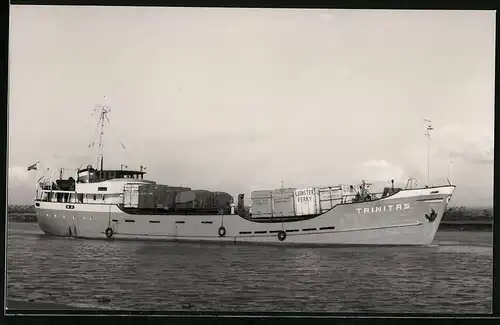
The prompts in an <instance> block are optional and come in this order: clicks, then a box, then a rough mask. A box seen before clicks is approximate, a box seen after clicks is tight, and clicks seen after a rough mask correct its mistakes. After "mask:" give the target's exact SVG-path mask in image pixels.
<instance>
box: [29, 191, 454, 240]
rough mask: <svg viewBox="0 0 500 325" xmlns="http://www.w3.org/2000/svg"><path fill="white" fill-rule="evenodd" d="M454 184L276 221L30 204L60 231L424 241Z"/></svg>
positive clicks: (142, 236)
mask: <svg viewBox="0 0 500 325" xmlns="http://www.w3.org/2000/svg"><path fill="white" fill-rule="evenodd" d="M454 190H455V186H442V187H434V188H424V189H410V190H402V191H399V192H397V193H396V194H394V195H392V196H389V197H386V198H383V199H379V200H373V201H370V202H360V203H348V204H339V205H336V206H335V207H334V208H333V209H331V210H329V211H328V212H326V213H324V214H322V215H319V216H317V217H313V218H311V219H308V220H302V221H291V222H278V223H276V222H255V221H251V220H248V219H245V218H242V217H240V216H238V215H169V214H164V215H139V214H129V213H125V212H123V211H122V210H121V209H120V208H119V207H118V206H117V205H112V204H79V203H71V204H69V203H59V202H44V201H36V202H35V206H36V209H37V220H38V225H39V227H40V229H41V230H42V231H44V232H45V233H47V234H49V235H54V236H63V237H69V236H72V237H77V238H87V239H108V240H109V239H117V240H118V239H131V240H168V241H206V242H228V243H266V244H279V245H286V244H298V245H430V244H431V243H432V241H433V239H434V236H435V234H436V231H437V229H438V227H439V224H440V222H441V218H442V216H443V213H444V211H445V209H446V207H447V204H448V202H449V201H450V199H451V196H452V194H453V191H454ZM432 211H434V212H435V213H431V212H432ZM220 227H224V229H225V234H224V236H220V235H219V228H220ZM107 228H111V229H112V230H113V231H112V236H111V238H107V236H106V229H107ZM283 234H285V235H286V236H283ZM108 235H109V233H108ZM283 237H285V238H283Z"/></svg>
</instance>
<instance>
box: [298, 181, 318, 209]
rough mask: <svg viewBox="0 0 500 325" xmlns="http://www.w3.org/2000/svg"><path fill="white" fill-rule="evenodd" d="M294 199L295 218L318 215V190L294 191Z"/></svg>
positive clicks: (301, 189)
mask: <svg viewBox="0 0 500 325" xmlns="http://www.w3.org/2000/svg"><path fill="white" fill-rule="evenodd" d="M294 199H295V215H296V216H307V215H315V214H319V213H320V207H319V190H318V188H317V187H309V188H300V189H296V190H295V193H294Z"/></svg>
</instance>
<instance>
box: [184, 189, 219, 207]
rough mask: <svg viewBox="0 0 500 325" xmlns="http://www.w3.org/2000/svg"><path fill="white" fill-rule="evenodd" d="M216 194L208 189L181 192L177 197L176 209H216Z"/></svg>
mask: <svg viewBox="0 0 500 325" xmlns="http://www.w3.org/2000/svg"><path fill="white" fill-rule="evenodd" d="M216 208H217V201H216V199H215V194H214V193H213V192H210V191H207V190H191V191H184V192H180V193H178V194H177V195H176V197H175V209H176V210H184V209H216Z"/></svg>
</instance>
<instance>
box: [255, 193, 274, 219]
mask: <svg viewBox="0 0 500 325" xmlns="http://www.w3.org/2000/svg"><path fill="white" fill-rule="evenodd" d="M251 200H252V217H254V218H268V217H272V215H273V192H272V191H268V190H264V191H253V192H252V193H251Z"/></svg>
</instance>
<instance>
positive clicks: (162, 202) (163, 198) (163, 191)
mask: <svg viewBox="0 0 500 325" xmlns="http://www.w3.org/2000/svg"><path fill="white" fill-rule="evenodd" d="M153 192H154V197H155V207H156V208H160V209H164V208H165V206H166V204H167V186H166V185H153Z"/></svg>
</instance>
